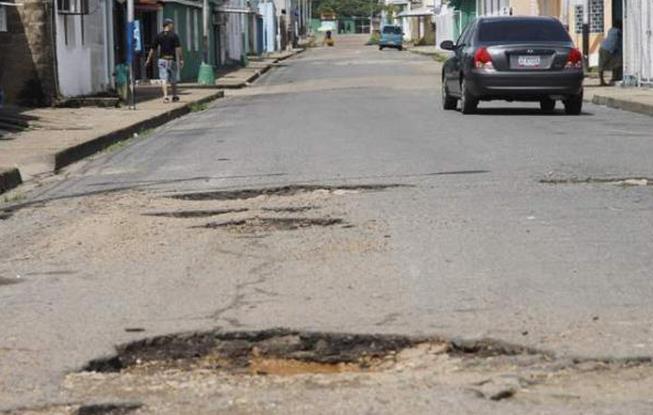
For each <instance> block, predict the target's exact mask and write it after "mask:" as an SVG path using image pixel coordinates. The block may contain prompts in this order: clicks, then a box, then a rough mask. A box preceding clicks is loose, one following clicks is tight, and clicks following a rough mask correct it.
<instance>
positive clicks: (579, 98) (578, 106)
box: [565, 92, 583, 115]
mask: <svg viewBox="0 0 653 415" xmlns="http://www.w3.org/2000/svg"><path fill="white" fill-rule="evenodd" d="M582 111H583V93H582V92H581V93H580V94H578V95H574V96H571V97H569V98H567V99H566V100H565V112H566V113H567V114H568V115H579V114H580V113H581V112H582Z"/></svg>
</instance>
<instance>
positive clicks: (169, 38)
mask: <svg viewBox="0 0 653 415" xmlns="http://www.w3.org/2000/svg"><path fill="white" fill-rule="evenodd" d="M157 49H158V53H159V60H158V67H159V79H161V87H162V88H163V102H170V98H169V97H168V82H170V85H171V86H172V100H173V101H174V102H177V101H179V97H178V96H177V82H178V81H179V70H180V69H181V68H182V67H183V66H184V56H183V54H182V50H181V42H180V41H179V36H177V34H176V33H175V32H174V22H173V20H172V19H165V20H164V21H163V32H161V33H159V34H158V35H157V36H156V38H155V39H154V44H153V45H152V49H150V53H149V55H148V56H147V60H146V61H145V65H149V64H150V62H151V61H152V57H154V53H155V52H156V51H157Z"/></svg>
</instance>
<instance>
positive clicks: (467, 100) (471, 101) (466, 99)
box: [460, 78, 478, 114]
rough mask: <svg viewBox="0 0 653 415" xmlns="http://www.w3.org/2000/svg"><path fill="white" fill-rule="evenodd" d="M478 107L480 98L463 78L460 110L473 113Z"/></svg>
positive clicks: (464, 112)
mask: <svg viewBox="0 0 653 415" xmlns="http://www.w3.org/2000/svg"><path fill="white" fill-rule="evenodd" d="M477 108H478V99H477V98H476V97H475V96H473V95H472V94H471V93H470V92H469V90H468V89H467V81H465V79H464V78H463V82H462V83H461V84H460V111H461V112H462V113H463V114H473V113H475V112H476V109H477Z"/></svg>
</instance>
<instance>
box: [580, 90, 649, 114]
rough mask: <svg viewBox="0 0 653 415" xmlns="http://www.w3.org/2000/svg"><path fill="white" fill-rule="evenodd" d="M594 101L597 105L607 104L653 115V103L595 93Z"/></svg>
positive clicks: (611, 106)
mask: <svg viewBox="0 0 653 415" xmlns="http://www.w3.org/2000/svg"><path fill="white" fill-rule="evenodd" d="M592 103H593V104H596V105H605V106H607V107H610V108H616V109H620V110H624V111H630V112H636V113H638V114H644V115H650V116H653V105H650V104H643V103H641V102H634V101H628V100H625V99H620V98H613V97H608V96H604V95H597V94H594V96H593V97H592Z"/></svg>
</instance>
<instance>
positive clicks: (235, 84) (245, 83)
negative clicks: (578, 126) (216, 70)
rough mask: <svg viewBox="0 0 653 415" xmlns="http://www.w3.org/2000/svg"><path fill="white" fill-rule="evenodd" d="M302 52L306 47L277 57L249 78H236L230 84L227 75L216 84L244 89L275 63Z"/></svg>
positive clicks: (227, 87)
mask: <svg viewBox="0 0 653 415" xmlns="http://www.w3.org/2000/svg"><path fill="white" fill-rule="evenodd" d="M302 52H304V49H301V50H294V51H293V53H290V54H288V55H286V56H281V57H279V58H275V59H273V60H272V62H271V63H270V64H269V65H267V66H265V67H263V68H261V69H259V70H257V71H255V72H254V73H253V74H252V75H251V76H249V77H248V78H245V79H243V80H242V81H240V82H238V81H236V80H234V81H233V83H232V84H229V77H228V76H226V77H222V78H220V79H218V80H217V81H216V85H218V86H219V87H220V88H224V89H242V88H245V87H247V86H248V85H249V84H250V83H252V82H254V81H256V80H257V79H258V78H260V77H261V75H263V74H264V73H266V72H268V71H269V70H270V69H271V68H272V67H273V66H274V64H276V63H278V62H281V61H284V60H286V59H289V58H291V57H293V56H297V55H298V54H300V53H302ZM242 69H247V66H246V67H244V68H242ZM220 81H226V82H227V83H220Z"/></svg>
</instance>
